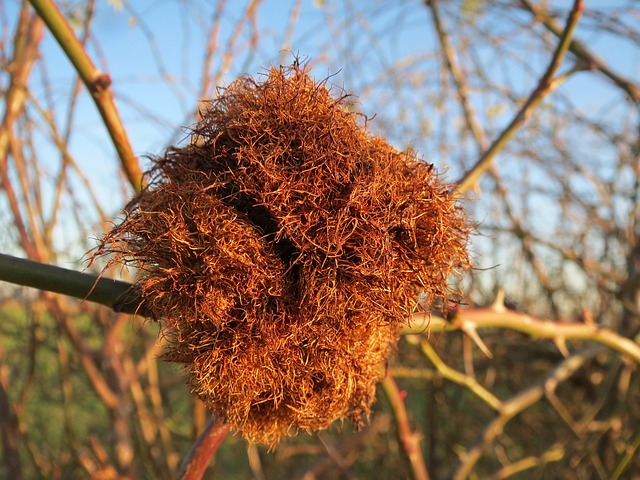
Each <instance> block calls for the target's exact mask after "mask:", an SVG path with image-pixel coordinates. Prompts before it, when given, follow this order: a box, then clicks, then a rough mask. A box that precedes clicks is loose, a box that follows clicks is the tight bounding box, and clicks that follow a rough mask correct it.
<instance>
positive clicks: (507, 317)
mask: <svg viewBox="0 0 640 480" xmlns="http://www.w3.org/2000/svg"><path fill="white" fill-rule="evenodd" d="M427 328H428V329H429V330H430V331H431V332H445V331H453V330H461V331H463V332H466V331H467V330H469V329H474V330H475V329H477V330H480V329H486V328H506V329H510V330H515V331H518V332H522V333H526V334H527V335H530V336H531V337H533V338H547V339H550V340H553V341H555V342H556V345H558V346H559V348H562V346H564V342H565V341H566V340H588V341H592V342H597V343H600V344H601V345H606V346H607V347H609V348H611V349H612V350H616V351H617V352H620V353H623V354H625V355H628V356H629V357H631V358H633V359H634V360H635V361H636V362H638V363H640V345H639V344H638V343H637V342H635V341H633V340H631V339H629V338H627V337H623V336H622V335H619V334H618V333H616V332H615V331H613V330H611V329H608V328H604V327H601V326H599V325H597V324H590V323H581V322H558V321H554V320H542V319H538V318H534V317H531V316H529V315H527V314H525V313H521V312H517V311H515V310H509V309H506V308H504V307H502V308H471V309H468V310H463V311H460V312H458V313H457V315H456V316H455V317H454V318H450V319H448V320H445V319H443V318H441V317H437V316H435V315H431V316H429V315H427V314H424V313H416V314H414V315H413V316H412V318H411V324H410V326H409V327H407V328H406V329H405V330H404V333H405V334H410V333H421V332H424V331H425V330H426V329H427Z"/></svg>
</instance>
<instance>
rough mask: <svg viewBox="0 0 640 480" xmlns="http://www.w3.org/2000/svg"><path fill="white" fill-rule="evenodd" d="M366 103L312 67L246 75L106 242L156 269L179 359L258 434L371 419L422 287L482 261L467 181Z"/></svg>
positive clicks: (142, 276) (159, 168)
mask: <svg viewBox="0 0 640 480" xmlns="http://www.w3.org/2000/svg"><path fill="white" fill-rule="evenodd" d="M348 107H349V100H348V96H346V95H344V94H343V93H340V95H338V96H337V97H336V96H334V95H333V94H332V92H331V91H330V89H329V88H328V86H327V83H326V81H323V82H319V83H318V82H315V81H314V80H313V79H312V78H311V77H310V76H309V75H308V73H307V72H306V71H305V69H304V68H301V67H299V66H297V65H294V66H293V67H291V68H272V69H270V70H269V71H268V72H267V73H265V74H264V75H263V76H262V77H261V78H260V79H258V80H256V79H253V78H249V77H246V78H241V79H239V80H236V81H235V82H233V83H232V84H231V85H230V86H229V87H227V88H226V89H224V90H223V91H221V94H220V95H219V97H218V98H217V99H216V100H213V101H211V102H209V103H207V104H206V105H205V107H204V109H203V112H202V120H201V121H200V122H199V123H198V124H197V125H196V126H195V128H194V129H193V133H192V135H193V141H192V142H191V144H190V145H188V146H185V147H180V148H178V147H172V148H169V149H168V150H167V151H166V153H165V154H164V155H163V156H161V157H159V158H155V159H154V165H153V168H152V169H151V171H149V172H147V177H148V180H149V184H148V187H147V188H146V189H145V190H144V191H142V192H141V193H140V194H139V195H138V196H136V197H135V198H134V199H133V200H132V202H131V203H130V205H129V206H128V208H127V216H126V218H125V220H124V221H123V222H122V223H121V224H119V225H118V226H116V227H115V228H114V229H113V231H111V232H110V233H108V234H107V235H106V236H105V237H104V238H103V249H102V250H103V251H105V252H111V253H115V256H114V257H113V260H112V262H121V263H129V264H133V265H135V266H136V267H138V268H139V272H140V273H139V276H138V279H137V284H138V286H139V288H140V290H141V292H142V295H143V297H144V300H145V304H146V305H147V306H148V307H149V309H150V311H151V313H152V315H153V316H154V317H155V318H156V319H158V320H162V321H163V322H164V325H165V326H166V327H165V332H166V333H167V335H168V336H169V339H170V342H169V347H168V350H167V352H166V353H165V358H166V359H168V360H170V361H173V362H177V363H180V364H182V365H184V367H185V368H186V370H187V372H188V378H189V383H190V385H191V388H192V389H193V392H194V393H195V394H196V395H198V396H199V397H200V398H201V399H202V400H203V401H204V402H205V403H206V404H207V406H208V407H209V408H210V409H211V410H213V411H215V412H217V413H218V414H219V415H220V416H221V417H222V418H223V419H224V420H225V421H227V422H229V423H230V424H231V426H232V427H233V428H235V429H237V430H238V431H239V432H241V433H242V435H243V436H244V437H246V438H247V439H248V440H250V441H253V442H261V443H266V444H270V445H273V444H275V443H276V442H277V441H278V440H279V439H280V438H281V437H282V436H283V435H289V434H294V433H296V432H297V431H298V430H300V429H302V430H306V431H313V430H317V429H323V428H326V427H328V426H329V425H330V424H331V423H332V422H333V421H335V420H336V419H341V418H348V419H350V420H351V421H352V422H353V423H354V424H355V425H360V424H361V422H362V421H363V419H364V418H365V417H366V416H367V415H368V414H369V412H370V408H371V404H372V402H373V401H374V396H375V386H376V383H377V382H378V381H379V379H380V371H381V369H380V366H381V364H384V362H385V361H386V359H387V358H388V356H389V354H390V353H391V351H392V350H393V347H394V345H395V342H396V341H397V337H398V335H399V331H400V329H401V327H402V326H403V325H404V324H406V322H407V321H408V317H409V315H410V314H411V313H412V312H413V311H414V310H415V309H416V308H417V305H418V299H419V298H420V299H421V302H422V303H421V304H422V305H424V302H425V300H426V304H432V303H433V302H434V301H437V300H446V299H447V298H448V297H450V294H451V292H450V290H449V287H448V280H449V278H450V276H451V275H452V274H453V275H456V274H459V273H460V272H461V271H462V270H463V269H464V268H466V267H467V266H468V263H469V259H468V255H467V251H466V244H467V239H468V235H469V225H468V222H467V220H466V219H465V217H464V215H463V213H462V212H461V210H460V209H459V208H458V206H457V205H456V202H455V199H454V198H453V197H452V195H451V192H450V188H449V187H448V186H447V185H445V184H443V183H441V181H440V180H439V178H438V176H437V174H436V172H435V171H434V169H433V167H432V165H430V164H428V163H425V162H423V161H421V160H419V159H417V158H416V157H415V156H413V155H412V154H408V153H403V152H399V151H397V150H396V149H394V148H393V147H391V146H390V145H389V144H388V143H387V142H386V141H385V140H383V139H381V138H377V137H374V136H372V135H370V134H369V133H368V132H367V131H366V129H365V128H364V127H363V125H362V122H361V121H360V118H361V117H359V116H357V115H355V114H353V113H350V111H349V109H348Z"/></svg>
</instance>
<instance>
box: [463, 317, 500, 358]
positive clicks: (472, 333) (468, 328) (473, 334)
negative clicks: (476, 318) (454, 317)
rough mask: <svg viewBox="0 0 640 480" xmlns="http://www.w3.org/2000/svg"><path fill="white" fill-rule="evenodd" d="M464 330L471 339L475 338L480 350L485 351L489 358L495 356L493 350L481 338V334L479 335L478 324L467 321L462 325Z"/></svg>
mask: <svg viewBox="0 0 640 480" xmlns="http://www.w3.org/2000/svg"><path fill="white" fill-rule="evenodd" d="M462 331H463V332H464V333H466V334H467V335H468V336H469V338H470V339H471V340H473V343H475V344H476V345H477V346H478V348H479V349H480V351H481V352H482V353H484V354H485V355H486V356H487V358H493V354H492V353H491V350H489V348H488V347H487V345H486V344H485V343H484V342H483V341H482V338H480V335H478V332H477V331H476V326H475V325H474V324H472V323H469V322H465V323H464V324H463V325H462Z"/></svg>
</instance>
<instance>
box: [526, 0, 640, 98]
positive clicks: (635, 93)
mask: <svg viewBox="0 0 640 480" xmlns="http://www.w3.org/2000/svg"><path fill="white" fill-rule="evenodd" d="M520 3H522V5H523V6H524V8H525V9H526V10H528V11H529V12H531V13H533V14H534V16H535V19H536V20H539V21H541V22H542V24H543V25H544V26H545V28H546V29H547V30H549V31H550V32H552V33H553V34H554V35H556V36H557V37H560V36H561V35H562V27H561V25H559V24H558V22H556V21H555V19H553V18H552V17H551V16H550V15H549V14H548V13H547V11H546V9H545V7H544V5H545V3H540V4H539V5H534V4H533V3H531V2H530V1H529V0H520ZM569 50H570V51H571V53H573V54H574V55H575V56H576V57H578V58H579V59H580V60H582V61H583V62H585V63H586V64H587V67H588V68H593V69H596V70H598V71H599V72H600V73H602V74H603V75H604V76H605V77H607V78H608V79H609V80H611V81H612V82H613V83H615V84H616V85H617V86H618V87H620V88H621V89H622V90H624V92H625V93H626V94H627V95H628V96H629V98H630V99H631V100H632V101H633V102H634V103H636V104H637V103H640V85H638V84H636V83H634V82H632V81H631V80H629V79H627V78H624V77H623V76H622V75H619V74H618V73H616V72H614V71H613V70H612V69H611V68H609V66H608V65H607V64H606V63H605V62H604V60H602V59H601V58H599V57H598V56H597V55H596V54H594V53H593V52H592V51H591V50H589V48H588V47H587V46H586V45H585V44H583V43H582V42H580V41H578V40H571V42H570V43H569Z"/></svg>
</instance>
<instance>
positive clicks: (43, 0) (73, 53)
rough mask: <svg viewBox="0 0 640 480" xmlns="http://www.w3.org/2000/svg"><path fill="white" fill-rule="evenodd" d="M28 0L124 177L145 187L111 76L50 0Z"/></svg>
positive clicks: (137, 187) (134, 186) (136, 184)
mask: <svg viewBox="0 0 640 480" xmlns="http://www.w3.org/2000/svg"><path fill="white" fill-rule="evenodd" d="M29 1H30V3H31V5H32V6H33V8H34V9H35V10H36V12H37V13H38V15H39V16H40V18H41V19H42V20H43V21H44V23H45V24H46V25H47V27H48V28H49V30H50V31H51V33H52V34H53V36H54V37H55V38H56V40H57V41H58V44H59V45H60V47H62V49H63V50H64V53H65V54H66V55H67V57H68V58H69V60H70V61H71V63H72V64H73V66H74V68H75V69H76V71H77V72H78V75H79V76H80V78H81V79H82V81H83V82H84V84H85V85H86V87H87V89H88V90H89V92H90V93H91V97H92V98H93V101H94V102H95V104H96V107H97V108H98V111H99V112H100V115H101V117H102V120H103V122H104V124H105V126H106V127H107V130H108V131H109V135H110V136H111V141H112V142H113V145H114V146H115V148H116V150H117V152H118V156H119V157H120V162H121V164H122V168H123V170H124V172H125V174H126V176H127V179H128V180H129V183H130V184H131V186H132V187H133V189H134V190H135V191H136V192H139V191H140V190H141V188H142V187H143V186H144V179H143V175H142V170H141V169H140V165H139V163H138V159H137V157H136V156H135V154H134V153H133V148H132V147H131V143H130V142H129V137H128V135H127V131H126V129H125V128H124V125H123V124H122V120H121V119H120V115H119V114H118V110H117V108H116V104H115V101H114V99H113V94H112V93H111V89H110V88H109V87H110V85H111V78H110V77H109V75H108V74H106V73H103V72H101V71H100V70H99V69H98V68H97V67H96V66H95V65H94V64H93V62H92V61H91V58H90V57H89V55H88V54H87V51H86V50H85V49H84V47H83V45H82V43H80V41H79V40H78V38H77V37H76V36H75V34H74V33H73V30H72V29H71V26H70V25H69V22H67V20H66V18H64V15H62V13H61V12H60V10H59V9H58V7H57V6H56V4H55V3H54V2H53V0H29Z"/></svg>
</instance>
